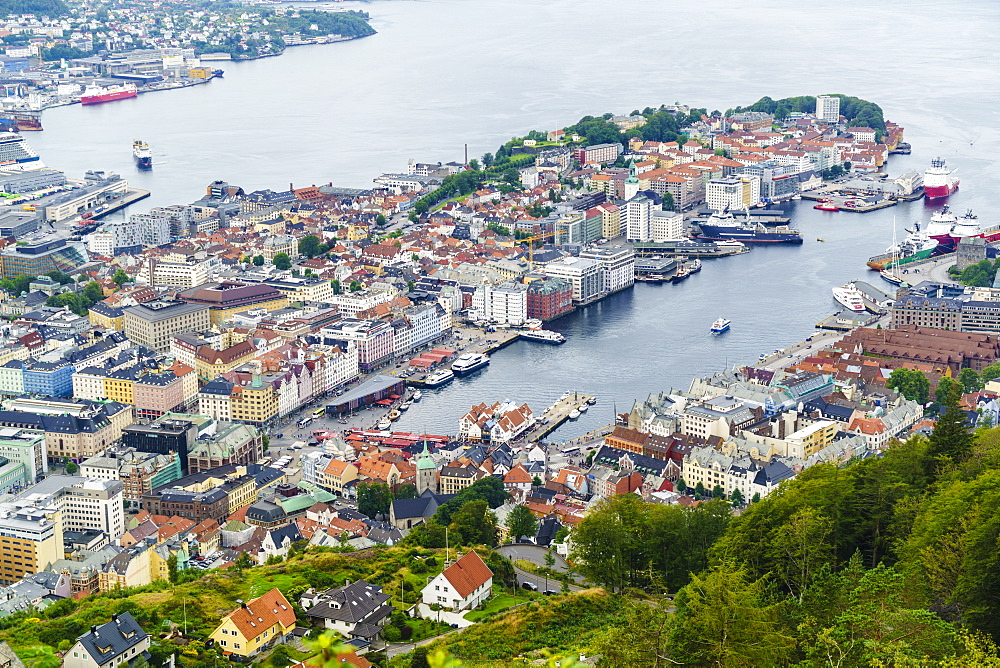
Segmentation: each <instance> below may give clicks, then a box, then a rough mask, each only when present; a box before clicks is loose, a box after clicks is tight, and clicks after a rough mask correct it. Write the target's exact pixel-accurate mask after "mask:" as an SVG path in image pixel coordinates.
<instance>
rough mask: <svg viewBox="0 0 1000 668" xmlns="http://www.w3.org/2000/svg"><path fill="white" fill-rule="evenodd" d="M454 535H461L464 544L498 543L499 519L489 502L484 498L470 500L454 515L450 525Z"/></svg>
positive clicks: (493, 545) (491, 545)
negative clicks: (490, 507)
mask: <svg viewBox="0 0 1000 668" xmlns="http://www.w3.org/2000/svg"><path fill="white" fill-rule="evenodd" d="M448 528H449V529H450V530H451V532H452V536H455V535H456V534H457V536H459V537H461V541H462V544H464V545H480V544H481V545H487V546H489V547H495V546H496V544H497V520H496V516H495V515H493V513H492V511H490V509H489V504H487V503H486V501H483V500H476V501H469V502H468V503H466V504H465V505H463V506H462V507H461V508H459V510H458V512H456V513H455V514H454V515H453V516H452V522H451V525H450V526H449V527H448Z"/></svg>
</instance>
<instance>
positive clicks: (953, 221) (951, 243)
mask: <svg viewBox="0 0 1000 668" xmlns="http://www.w3.org/2000/svg"><path fill="white" fill-rule="evenodd" d="M927 236H929V237H930V238H932V239H934V240H935V241H937V242H938V244H940V246H941V247H942V248H944V249H952V248H954V247H955V246H957V245H958V242H959V240H961V239H963V238H964V237H982V238H983V239H986V241H987V242H988V243H989V242H993V241H997V240H1000V225H991V226H989V227H982V226H980V225H979V221H978V217H977V216H976V214H974V213H972V210H971V209H970V210H969V211H966V212H965V214H964V215H962V216H961V217H958V216H956V215H955V214H953V213H951V212H950V211H949V210H948V207H947V206H945V207H943V208H942V209H941V210H940V211H938V212H937V213H935V214H934V215H933V216H932V217H931V220H930V222H929V223H927Z"/></svg>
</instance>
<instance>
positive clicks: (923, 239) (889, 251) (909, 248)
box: [868, 223, 951, 271]
mask: <svg viewBox="0 0 1000 668" xmlns="http://www.w3.org/2000/svg"><path fill="white" fill-rule="evenodd" d="M949 229H951V227H950V226H949ZM939 245H940V244H939V243H938V241H937V240H936V239H932V238H931V237H930V236H929V235H928V234H927V233H925V232H921V231H920V223H916V224H915V225H914V226H913V231H911V232H910V233H909V234H908V235H907V236H906V238H905V239H903V243H901V244H899V246H889V247H888V248H886V249H885V252H884V253H881V254H879V255H873V256H872V257H870V258H868V266H869V267H871V268H872V269H874V270H875V271H882V270H883V269H891V268H893V267H898V266H900V265H903V264H910V263H911V262H916V261H918V260H926V259H927V258H929V257H930V256H931V255H933V254H934V251H936V250H937V248H938V246H939Z"/></svg>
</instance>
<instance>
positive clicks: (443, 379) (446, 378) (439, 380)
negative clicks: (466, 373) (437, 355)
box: [424, 369, 455, 387]
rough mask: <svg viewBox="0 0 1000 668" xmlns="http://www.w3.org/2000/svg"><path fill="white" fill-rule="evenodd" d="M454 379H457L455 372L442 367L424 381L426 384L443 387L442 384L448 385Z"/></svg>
mask: <svg viewBox="0 0 1000 668" xmlns="http://www.w3.org/2000/svg"><path fill="white" fill-rule="evenodd" d="M453 380H455V374H454V373H452V371H451V369H442V370H440V371H435V372H434V373H432V374H431V375H429V376H427V380H425V381H424V386H425V387H441V386H442V385H446V384H447V383H450V382H451V381H453Z"/></svg>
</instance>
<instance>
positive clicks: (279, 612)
mask: <svg viewBox="0 0 1000 668" xmlns="http://www.w3.org/2000/svg"><path fill="white" fill-rule="evenodd" d="M239 603H240V607H238V608H236V609H235V610H233V611H232V612H230V613H229V614H228V615H226V616H225V617H223V618H222V622H221V623H220V624H219V626H218V627H217V628H216V629H215V630H214V631H213V632H212V635H211V636H210V637H211V638H212V640H214V641H215V644H216V646H217V647H219V648H221V649H222V653H223V654H224V655H225V656H233V655H235V656H237V657H242V658H244V659H245V658H248V657H251V656H255V655H257V654H258V653H259V652H260V651H261V650H264V649H268V648H271V647H274V646H275V645H279V644H284V642H285V637H286V636H287V635H288V634H290V633H291V632H292V631H294V630H295V611H294V610H292V604H291V603H289V602H288V599H286V598H285V597H284V595H283V594H282V593H281V592H280V591H279V590H278V589H277V588H275V589H272V590H271V591H269V592H267V593H266V594H264V595H262V596H259V597H257V598H255V599H252V600H250V601H246V602H243V601H240V602H239Z"/></svg>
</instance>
